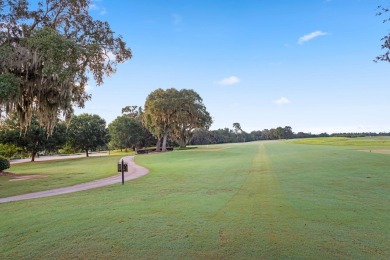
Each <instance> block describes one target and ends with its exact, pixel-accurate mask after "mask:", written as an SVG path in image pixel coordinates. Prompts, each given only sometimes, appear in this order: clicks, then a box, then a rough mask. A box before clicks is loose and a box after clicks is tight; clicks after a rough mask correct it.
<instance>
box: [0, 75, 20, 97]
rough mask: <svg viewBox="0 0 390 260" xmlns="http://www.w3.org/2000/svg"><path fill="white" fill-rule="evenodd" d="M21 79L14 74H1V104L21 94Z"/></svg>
mask: <svg viewBox="0 0 390 260" xmlns="http://www.w3.org/2000/svg"><path fill="white" fill-rule="evenodd" d="M20 83H21V80H20V79H19V78H17V77H15V76H14V75H13V74H10V73H4V74H0V104H1V103H6V102H9V101H12V100H15V99H16V98H17V96H18V95H19V85H20Z"/></svg>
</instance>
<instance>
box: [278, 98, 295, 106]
mask: <svg viewBox="0 0 390 260" xmlns="http://www.w3.org/2000/svg"><path fill="white" fill-rule="evenodd" d="M274 103H275V104H276V105H279V106H283V105H288V104H290V103H291V101H290V100H289V99H288V98H285V97H281V98H279V99H277V100H275V101H274Z"/></svg>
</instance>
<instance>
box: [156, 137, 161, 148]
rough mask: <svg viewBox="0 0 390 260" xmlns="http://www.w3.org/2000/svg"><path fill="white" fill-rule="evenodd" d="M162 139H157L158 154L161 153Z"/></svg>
mask: <svg viewBox="0 0 390 260" xmlns="http://www.w3.org/2000/svg"><path fill="white" fill-rule="evenodd" d="M160 146H161V137H160V136H158V137H157V144H156V152H161V147H160Z"/></svg>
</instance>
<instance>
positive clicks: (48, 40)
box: [0, 0, 132, 133]
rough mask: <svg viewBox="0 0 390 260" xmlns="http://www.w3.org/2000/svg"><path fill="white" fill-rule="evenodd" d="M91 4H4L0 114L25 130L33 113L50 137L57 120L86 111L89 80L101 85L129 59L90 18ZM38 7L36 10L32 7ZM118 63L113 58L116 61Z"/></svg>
mask: <svg viewBox="0 0 390 260" xmlns="http://www.w3.org/2000/svg"><path fill="white" fill-rule="evenodd" d="M90 4H91V0H78V1H69V0H45V1H43V0H41V1H38V3H37V5H36V8H35V9H34V10H33V9H31V8H30V6H29V3H28V1H27V0H23V1H21V0H0V21H1V22H0V108H1V109H2V110H3V111H5V112H7V113H9V112H11V111H12V110H16V112H17V114H18V118H19V122H20V124H21V127H22V128H24V129H27V128H28V126H29V124H30V122H31V118H32V115H33V113H35V112H37V113H36V114H37V116H38V121H39V122H40V123H41V124H42V125H43V126H44V127H45V129H46V130H47V132H48V133H51V132H52V131H53V129H54V126H55V123H56V120H57V116H58V114H59V113H62V114H63V116H64V117H65V118H67V119H69V118H70V116H71V115H72V113H73V106H74V105H76V106H79V107H83V106H84V103H85V101H87V100H88V99H90V95H89V94H87V93H86V92H85V87H86V85H87V83H88V76H87V75H93V78H94V80H95V82H96V84H97V85H101V84H102V83H103V80H104V77H105V76H109V75H110V74H112V73H114V72H115V71H116V65H117V64H118V62H124V61H125V60H127V59H129V58H131V55H132V54H131V51H130V49H129V48H127V47H126V44H125V42H124V41H123V40H122V37H121V36H115V35H114V32H113V31H112V30H111V28H110V26H109V24H108V23H107V22H103V21H99V20H94V19H93V18H92V17H91V16H90V15H89V6H90ZM34 6H35V5H34ZM112 57H114V58H112Z"/></svg>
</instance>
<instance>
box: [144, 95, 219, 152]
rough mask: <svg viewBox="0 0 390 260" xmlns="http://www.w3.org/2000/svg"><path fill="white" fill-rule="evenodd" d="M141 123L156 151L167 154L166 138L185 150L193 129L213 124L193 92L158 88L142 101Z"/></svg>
mask: <svg viewBox="0 0 390 260" xmlns="http://www.w3.org/2000/svg"><path fill="white" fill-rule="evenodd" d="M143 119H144V124H145V126H146V127H147V128H148V130H149V131H150V132H151V133H152V134H154V135H155V137H156V138H157V140H158V142H157V145H156V146H157V147H156V150H157V151H159V150H160V140H161V138H162V139H163V141H162V151H166V143H167V138H168V136H170V137H172V138H173V139H174V140H175V141H177V142H178V143H179V145H180V146H181V147H185V146H186V145H187V143H188V142H189V140H190V138H191V137H192V133H193V130H194V129H196V128H208V127H210V125H211V123H212V119H211V116H210V114H209V113H208V112H207V110H206V107H205V105H204V104H203V100H202V98H201V97H200V96H199V94H198V93H196V92H195V91H194V90H188V89H182V90H180V91H179V90H177V89H174V88H170V89H167V90H163V89H157V90H155V91H153V92H152V93H150V94H149V96H148V97H147V99H146V101H145V111H144V114H143Z"/></svg>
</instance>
